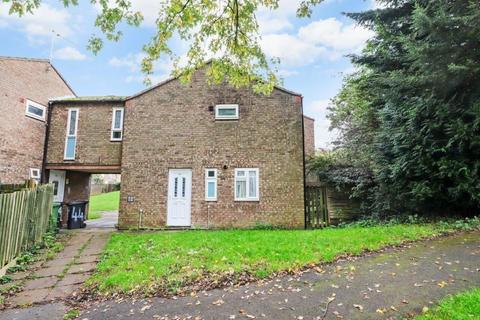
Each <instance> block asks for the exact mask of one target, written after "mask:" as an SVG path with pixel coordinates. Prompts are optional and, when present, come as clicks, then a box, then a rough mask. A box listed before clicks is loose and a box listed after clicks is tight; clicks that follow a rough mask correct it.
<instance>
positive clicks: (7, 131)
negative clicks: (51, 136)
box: [0, 57, 75, 183]
mask: <svg viewBox="0 0 480 320" xmlns="http://www.w3.org/2000/svg"><path fill="white" fill-rule="evenodd" d="M74 95H75V93H74V92H73V90H72V89H71V88H70V87H69V85H68V84H67V83H66V82H65V80H64V79H63V78H62V76H61V75H60V73H58V71H57V70H56V69H55V68H54V67H53V65H52V64H50V62H49V61H48V60H42V59H26V58H11V57H0V114H1V116H0V183H21V182H24V181H25V180H26V179H29V178H35V179H40V176H41V172H42V163H43V154H44V142H45V132H46V125H47V119H48V114H47V113H48V111H47V106H48V101H49V100H50V99H52V98H55V97H60V96H74Z"/></svg>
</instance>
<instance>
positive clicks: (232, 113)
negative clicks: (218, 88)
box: [215, 104, 238, 120]
mask: <svg viewBox="0 0 480 320" xmlns="http://www.w3.org/2000/svg"><path fill="white" fill-rule="evenodd" d="M215 119H217V120H236V119H238V104H217V105H216V106H215Z"/></svg>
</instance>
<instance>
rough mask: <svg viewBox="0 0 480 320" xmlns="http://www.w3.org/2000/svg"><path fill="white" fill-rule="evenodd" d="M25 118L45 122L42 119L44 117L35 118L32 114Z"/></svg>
mask: <svg viewBox="0 0 480 320" xmlns="http://www.w3.org/2000/svg"><path fill="white" fill-rule="evenodd" d="M25 117H27V118H30V119H33V120H38V121H41V122H45V121H46V120H45V118H42V117H37V116H34V115H31V114H28V113H27V114H25Z"/></svg>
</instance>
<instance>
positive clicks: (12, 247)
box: [0, 185, 53, 269]
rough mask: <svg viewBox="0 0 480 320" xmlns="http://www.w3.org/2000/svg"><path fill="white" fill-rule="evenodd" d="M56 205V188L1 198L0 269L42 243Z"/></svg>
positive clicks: (37, 189)
mask: <svg viewBox="0 0 480 320" xmlns="http://www.w3.org/2000/svg"><path fill="white" fill-rule="evenodd" d="M52 205H53V186H52V185H42V186H38V187H36V188H34V189H28V190H24V191H17V192H12V193H3V194H0V269H1V268H2V267H3V266H5V265H6V264H8V263H9V262H10V261H12V260H13V259H15V258H16V257H18V255H19V254H20V252H22V251H23V250H26V249H30V248H31V247H33V246H34V245H36V244H38V243H39V242H40V241H42V237H43V235H44V234H45V232H47V230H48V228H49V223H50V221H51V219H50V215H51V213H52Z"/></svg>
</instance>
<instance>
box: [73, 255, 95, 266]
mask: <svg viewBox="0 0 480 320" xmlns="http://www.w3.org/2000/svg"><path fill="white" fill-rule="evenodd" d="M98 260H100V255H93V256H84V255H81V256H80V257H78V258H77V259H76V260H75V264H79V263H88V262H98Z"/></svg>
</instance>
